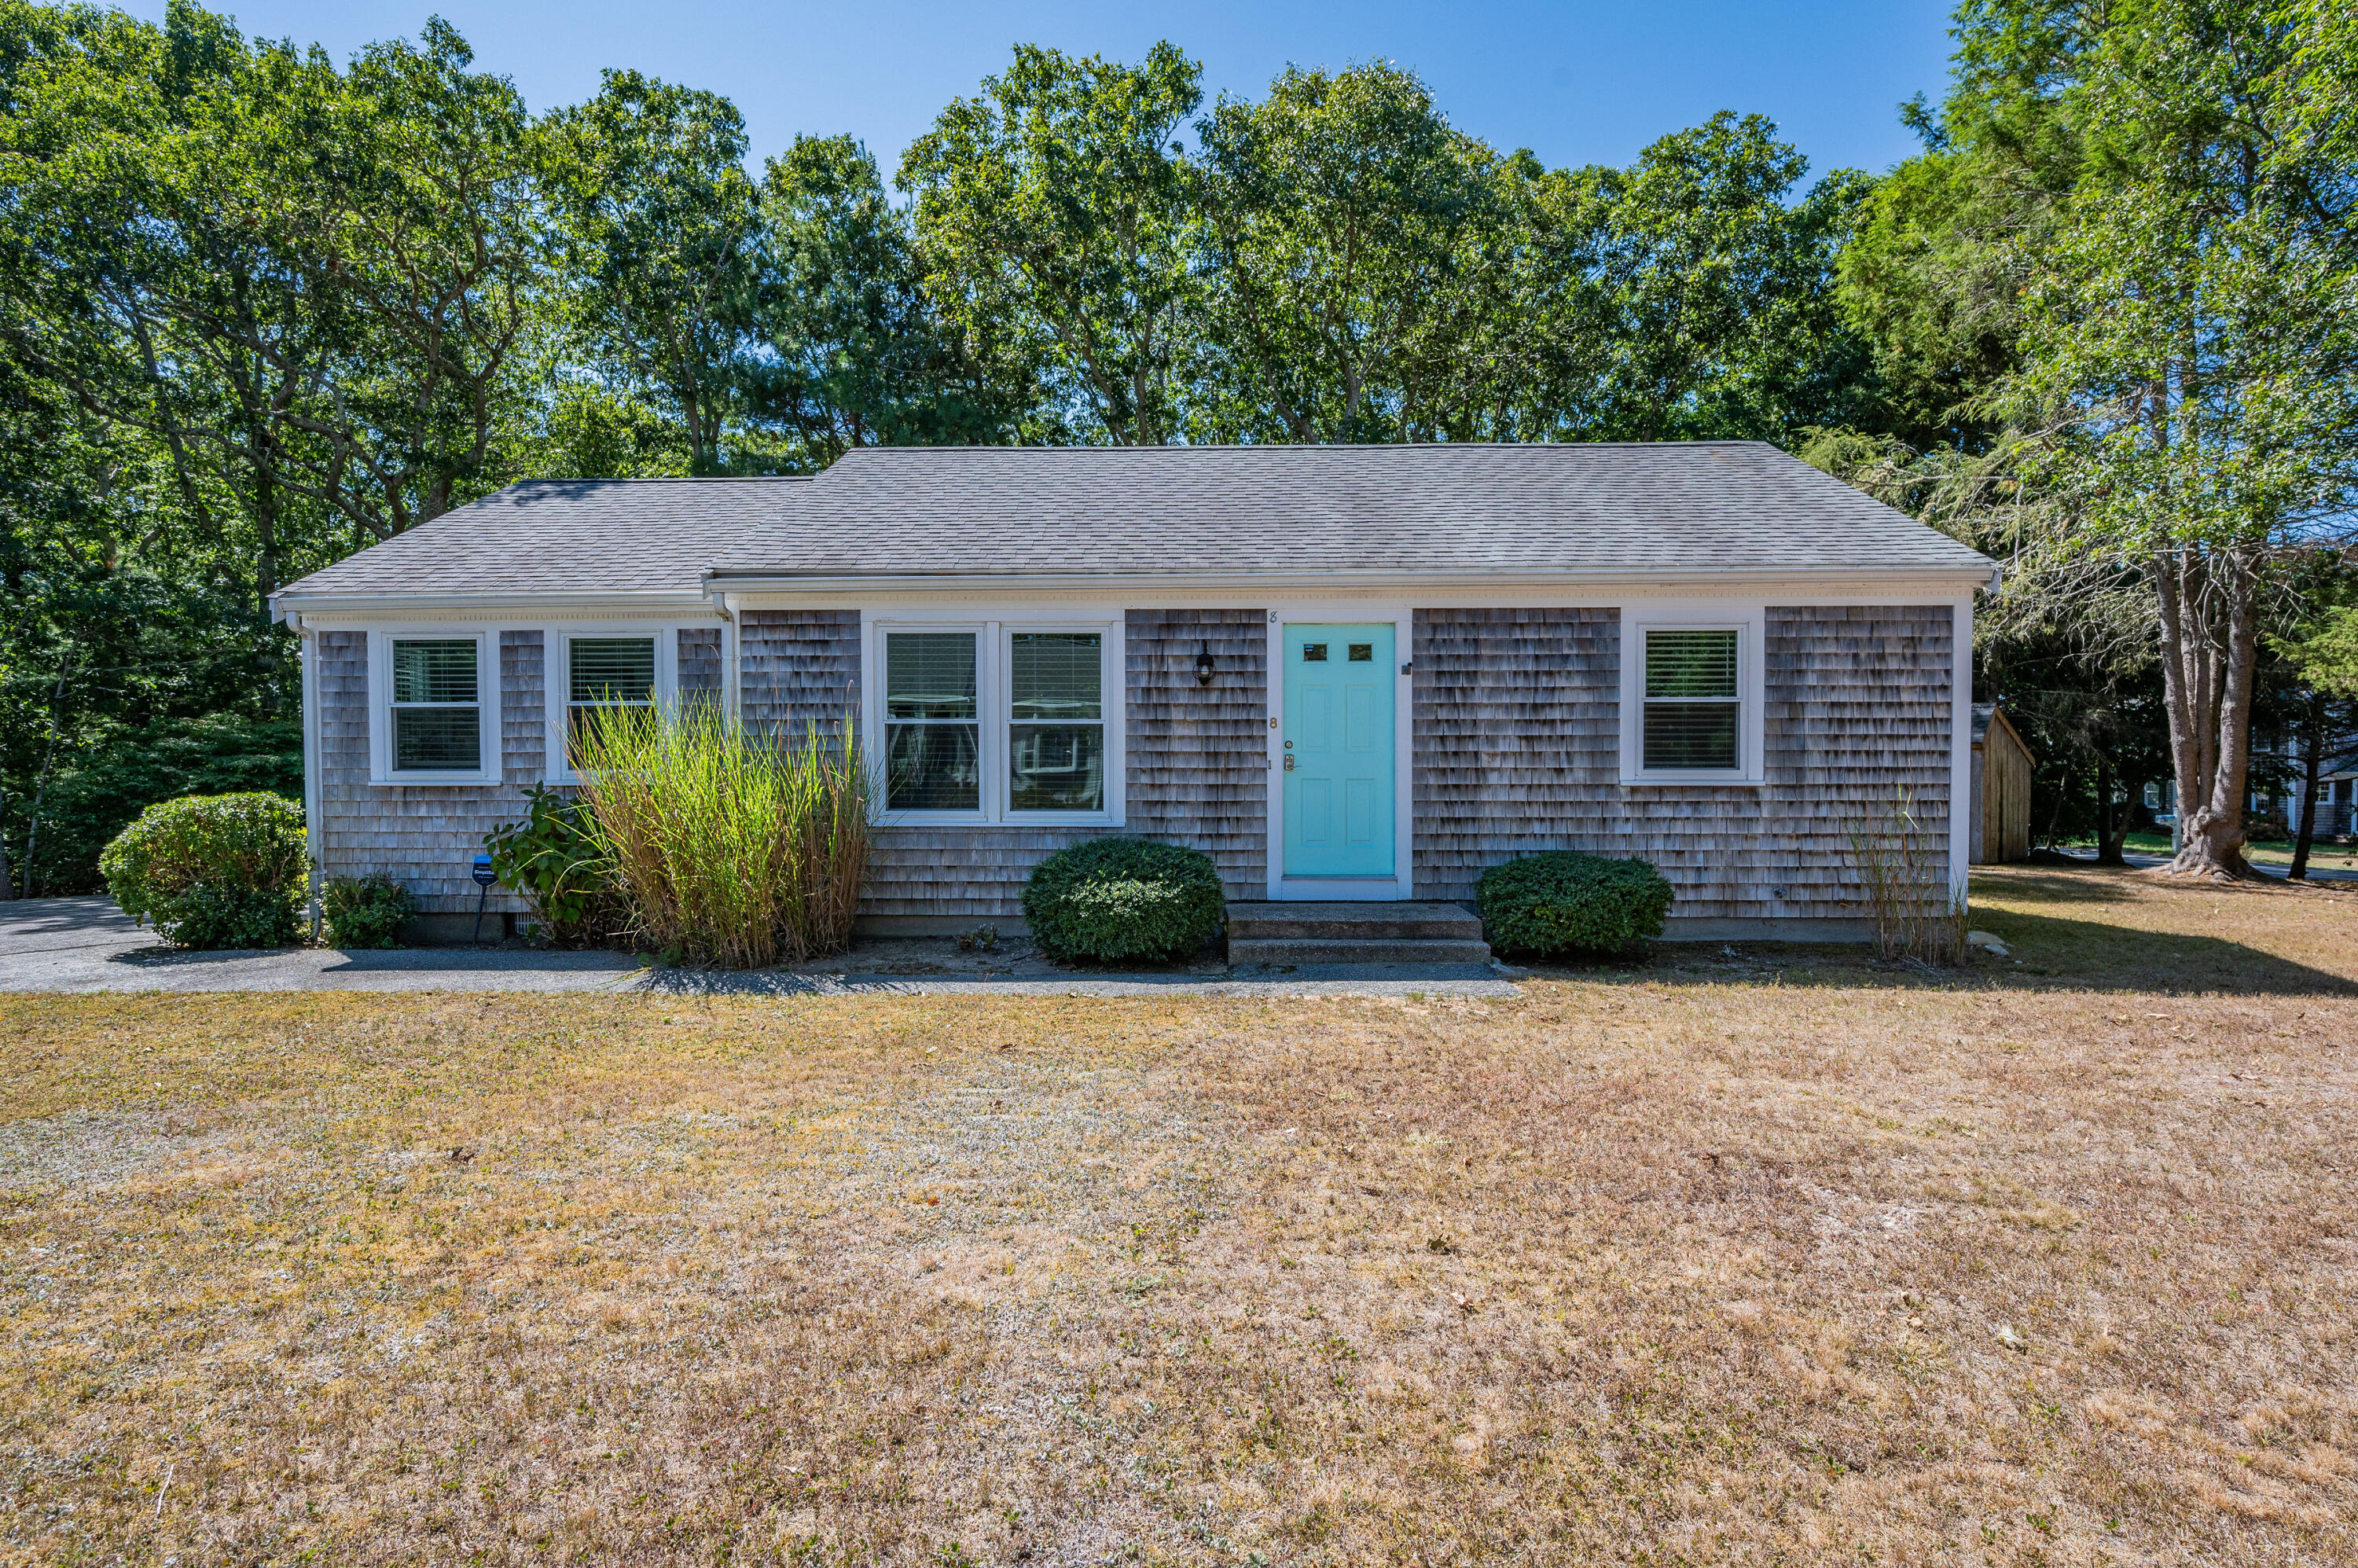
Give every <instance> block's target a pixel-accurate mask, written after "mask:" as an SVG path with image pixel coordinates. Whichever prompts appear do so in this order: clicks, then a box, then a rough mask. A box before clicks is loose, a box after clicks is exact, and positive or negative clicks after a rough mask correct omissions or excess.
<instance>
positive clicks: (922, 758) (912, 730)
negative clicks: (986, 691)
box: [884, 632, 982, 811]
mask: <svg viewBox="0 0 2358 1568" xmlns="http://www.w3.org/2000/svg"><path fill="white" fill-rule="evenodd" d="M977 643H978V637H977V634H976V633H972V632H888V633H885V634H884V720H885V722H884V803H885V805H887V806H890V807H892V809H893V810H895V811H974V810H977V809H979V807H980V806H981V804H982V762H981V742H982V730H981V725H980V722H979V716H980V700H981V699H980V693H979V689H978V686H977V678H976V677H977V673H978V665H979V661H978V660H977V659H976V656H975V654H976V646H977Z"/></svg>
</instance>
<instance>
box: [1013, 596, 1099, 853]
mask: <svg viewBox="0 0 2358 1568" xmlns="http://www.w3.org/2000/svg"><path fill="white" fill-rule="evenodd" d="M1007 644H1008V652H1007V696H1008V718H1009V725H1008V730H1007V808H1008V810H1010V811H1011V812H1021V811H1103V810H1104V809H1105V685H1104V682H1105V636H1104V634H1103V633H1098V632H1011V633H1008V636H1007Z"/></svg>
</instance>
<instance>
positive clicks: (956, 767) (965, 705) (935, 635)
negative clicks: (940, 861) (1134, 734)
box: [865, 619, 1122, 824]
mask: <svg viewBox="0 0 2358 1568" xmlns="http://www.w3.org/2000/svg"><path fill="white" fill-rule="evenodd" d="M1121 654H1122V649H1121V629H1120V624H1119V623H1118V622H1047V621H1042V622H1023V621H1011V620H1010V621H1002V620H986V621H972V622H948V621H939V622H919V621H905V622H903V621H892V620H887V619H875V620H872V621H871V623H870V627H869V635H868V639H867V667H868V669H869V670H870V671H871V672H873V675H872V676H871V678H870V679H869V680H868V681H867V682H866V683H865V687H866V690H867V692H868V713H867V716H866V723H867V726H868V734H869V736H870V742H869V743H870V745H871V747H872V748H873V749H874V755H875V756H876V758H877V762H878V766H877V795H878V802H877V804H878V807H879V810H880V811H881V812H882V814H883V815H885V816H889V817H891V818H892V819H894V820H903V819H909V818H915V819H917V820H939V821H959V822H1004V823H1011V824H1012V823H1119V822H1120V821H1121V819H1122V799H1121V780H1122V736H1121V723H1120V717H1121V708H1120V704H1121V701H1122V682H1121V667H1122V665H1121Z"/></svg>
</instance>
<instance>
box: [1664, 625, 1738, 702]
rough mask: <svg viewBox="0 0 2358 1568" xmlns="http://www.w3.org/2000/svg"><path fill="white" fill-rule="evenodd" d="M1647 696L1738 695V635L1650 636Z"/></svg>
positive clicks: (1695, 633) (1690, 633) (1728, 632)
mask: <svg viewBox="0 0 2358 1568" xmlns="http://www.w3.org/2000/svg"><path fill="white" fill-rule="evenodd" d="M1646 695H1647V696H1648V697H1734V696H1736V633H1734V632H1732V631H1718V632H1705V631H1693V632H1684V631H1681V632H1649V633H1646Z"/></svg>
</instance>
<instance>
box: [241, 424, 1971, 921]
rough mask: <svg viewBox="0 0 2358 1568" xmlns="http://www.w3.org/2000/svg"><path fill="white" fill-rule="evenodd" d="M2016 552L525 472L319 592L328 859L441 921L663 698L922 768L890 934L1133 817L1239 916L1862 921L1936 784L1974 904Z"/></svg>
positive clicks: (1245, 506)
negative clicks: (1978, 664) (1499, 905)
mask: <svg viewBox="0 0 2358 1568" xmlns="http://www.w3.org/2000/svg"><path fill="white" fill-rule="evenodd" d="M1995 569H1996V568H1995V567H1994V566H1993V564H1992V563H1991V562H1990V561H1989V560H1988V559H1987V558H1986V557H1983V556H1981V555H1978V554H1976V553H1975V552H1974V551H1973V550H1971V549H1968V548H1966V547H1965V546H1963V545H1960V544H1958V543H1956V542H1955V541H1953V540H1951V539H1949V538H1947V537H1945V536H1943V535H1941V534H1938V533H1936V532H1934V531H1933V530H1931V529H1930V528H1927V527H1925V526H1923V525H1922V524H1918V523H1916V522H1914V521H1912V520H1910V519H1909V518H1908V517H1906V516H1904V515H1902V514H1899V513H1898V512H1894V511H1892V510H1890V509H1889V508H1887V507H1885V506H1883V505H1880V504H1879V503H1876V502H1874V501H1871V500H1869V499H1868V498H1867V497H1866V496H1865V495H1863V494H1861V493H1860V492H1857V491H1855V490H1853V489H1851V488H1850V487H1848V486H1847V485H1844V484H1842V483H1840V482H1838V481H1835V480H1833V479H1831V478H1829V477H1827V476H1826V475H1824V474H1823V473H1821V472H1819V471H1818V470H1815V469H1812V468H1811V467H1809V466H1808V465H1806V464H1804V463H1801V462H1800V461H1799V460H1795V459H1794V458H1791V457H1790V456H1788V455H1786V454H1785V453H1783V452H1780V451H1778V450H1777V449H1773V448H1770V447H1767V446H1762V445H1758V444H1754V443H1749V442H1708V443H1694V444H1686V445H1648V446H1607V445H1594V446H1574V445H1532V446H1474V445H1447V446H1382V447H1274V446H1272V447H1223V448H1213V447H1157V448H1143V449H1140V448H1129V449H1121V448H1115V449H1107V448H990V449H975V448H966V449H943V448H900V449H864V450H860V451H855V452H853V453H851V454H849V456H847V457H845V458H844V459H843V460H840V461H839V462H838V463H837V464H836V465H835V466H834V467H833V468H831V469H829V470H827V471H826V472H825V473H823V474H821V475H819V476H817V478H815V479H762V480H725V479H713V480H637V481H535V482H529V483H523V484H517V485H513V486H511V487H509V488H508V489H506V490H503V491H502V492H499V493H498V494H496V495H492V496H489V497H486V498H485V499H483V500H481V501H479V502H476V503H472V504H471V505H469V506H465V507H461V508H460V509H459V510H457V511H455V512H451V513H449V514H446V515H444V516H441V517H438V518H437V519H435V520H434V521H433V522H431V523H428V524H424V525H423V526H421V527H418V528H415V529H412V530H411V531H410V532H408V533H406V534H404V535H400V536H399V537H397V538H395V539H392V540H390V541H387V542H386V543H384V544H381V545H378V546H374V547H373V548H371V549H368V550H364V551H362V553H360V554H359V555H356V556H353V557H351V558H349V559H347V560H344V561H341V562H339V563H338V564H336V565H335V566H332V567H330V568H327V569H326V570H324V571H320V572H317V573H314V574H313V575H312V576H310V577H308V578H306V579H303V580H301V581H300V582H297V583H295V584H293V585H291V586H289V587H288V588H287V589H284V590H283V591H281V592H280V593H279V594H278V595H277V596H276V599H275V600H274V605H275V608H276V612H277V613H278V614H279V615H281V616H283V617H284V618H285V619H286V620H287V622H289V623H290V624H292V625H293V626H295V627H296V628H297V630H298V631H299V632H300V633H301V634H302V643H303V648H304V653H305V657H304V665H303V668H304V692H305V720H306V723H305V736H306V755H307V779H308V808H309V809H308V815H309V821H310V823H311V832H312V835H313V841H314V844H315V846H316V853H317V857H318V860H319V863H320V865H321V867H322V868H323V870H324V871H325V872H326V873H327V874H330V875H338V874H356V873H361V872H365V871H386V872H389V873H390V874H392V875H394V876H395V877H397V878H399V879H400V880H402V881H405V882H406V883H408V884H409V886H410V887H411V888H412V889H413V890H414V891H415V892H416V894H417V896H418V900H419V904H420V907H421V908H422V909H424V910H427V911H429V912H439V913H445V914H461V913H467V912H471V910H472V909H473V908H474V899H475V889H474V886H473V885H472V883H471V881H469V876H468V865H469V860H470V859H471V856H472V855H473V854H474V853H475V852H476V851H477V849H478V848H479V847H480V845H481V839H482V836H483V835H484V833H485V832H487V831H488V830H489V829H491V828H492V827H495V826H497V825H499V824H501V823H503V822H507V821H510V820H513V819H514V818H516V817H517V816H520V815H521V794H520V791H521V790H522V788H523V787H524V786H526V785H530V784H537V783H540V782H541V781H543V780H547V781H550V782H553V783H557V784H568V783H571V782H574V780H573V775H572V774H571V773H568V769H567V766H566V758H565V749H564V747H563V745H562V744H561V743H560V741H559V738H561V737H562V736H564V735H565V734H566V733H567V728H568V722H569V721H570V720H569V715H570V714H571V713H572V712H573V711H574V710H575V709H576V708H577V707H578V706H579V705H580V704H582V703H584V702H586V701H588V700H589V699H590V698H591V697H595V696H596V695H597V694H598V693H599V692H601V691H603V692H607V693H612V692H615V691H618V690H619V691H622V692H623V693H625V694H627V695H629V696H631V697H634V698H636V699H638V700H644V701H649V702H655V703H663V702H669V701H675V700H678V699H681V698H684V697H688V696H689V695H690V694H694V693H705V694H709V695H711V696H712V697H717V698H718V699H719V701H721V702H723V703H724V704H726V706H727V707H728V708H729V709H730V710H731V711H733V712H735V713H737V714H740V715H741V716H742V718H743V719H744V721H745V722H746V723H747V724H748V725H752V726H759V727H762V728H763V729H766V730H773V731H776V732H779V733H782V734H784V735H788V736H798V735H800V734H802V733H803V732H804V730H805V729H806V726H808V725H811V724H814V723H816V724H820V725H833V724H835V723H836V722H837V721H838V720H839V719H843V718H844V717H846V716H847V715H849V716H850V717H851V718H852V719H854V721H855V722H856V723H857V725H858V727H859V730H860V735H861V736H862V738H863V743H864V744H865V745H866V746H867V748H868V750H869V752H870V754H871V756H875V757H879V758H883V759H887V760H889V767H888V768H887V770H886V772H887V774H888V776H887V778H886V780H885V787H884V788H882V790H881V791H880V794H881V795H883V796H884V797H885V798H884V800H883V802H882V808H881V813H880V817H879V822H880V830H879V833H878V835H877V838H876V848H875V852H874V856H873V860H872V869H871V874H870V880H869V885H868V891H867V894H866V898H865V902H864V903H863V905H862V921H863V924H864V925H865V927H866V928H868V929H871V930H891V929H899V930H946V929H955V928H958V927H962V926H968V925H975V924H977V923H979V922H982V921H986V920H989V921H997V922H1001V923H1005V922H1008V921H1010V920H1011V918H1012V917H1014V916H1015V915H1016V914H1017V909H1018V906H1017V902H1016V901H1017V898H1018V895H1019V893H1020V892H1021V890H1022V884H1023V880H1024V877H1025V875H1026V873H1027V872H1028V871H1030V870H1031V868H1032V866H1033V864H1034V863H1035V862H1036V861H1038V860H1040V859H1041V857H1043V856H1044V855H1046V854H1047V853H1048V852H1049V851H1051V850H1053V849H1055V848H1057V847H1058V846H1060V845H1063V844H1067V843H1071V842H1073V841H1074V840H1076V839H1078V838H1087V837H1088V836H1091V835H1095V834H1105V833H1111V832H1121V833H1129V834H1135V835H1141V836H1144V837H1148V838H1161V839H1168V840H1172V841H1175V842H1180V843H1185V844H1192V845H1195V846H1197V847H1198V848H1201V849H1205V850H1206V851H1207V852H1208V853H1209V854H1210V855H1211V856H1212V858H1213V860H1215V861H1216V862H1217V864H1218V866H1219V868H1220V872H1221V875H1222V877H1223V879H1224V880H1225V881H1226V882H1227V885H1228V896H1229V897H1230V898H1231V899H1235V900H1261V899H1271V900H1289V899H1319V900H1336V899H1348V900H1399V899H1422V900H1454V901H1466V900H1468V899H1470V898H1471V897H1472V895H1473V892H1474V884H1475V880H1476V878H1477V877H1479V876H1480V875H1481V873H1482V872H1483V871H1484V870H1486V869H1487V868H1488V867H1490V866H1492V865H1495V864H1497V863H1498V862H1499V861H1501V860H1506V859H1508V858H1509V857H1511V856H1515V855H1520V854H1524V853H1528V852H1530V851H1532V850H1538V849H1585V850H1589V851H1593V852H1595V853H1598V854H1605V855H1617V856H1629V855H1635V856H1643V857H1645V858H1646V859H1648V860H1652V861H1653V862H1654V863H1655V864H1656V865H1658V866H1660V868H1661V871H1662V872H1663V874H1664V875H1665V876H1667V877H1668V878H1669V879H1670V880H1671V883H1672V884H1673V886H1674V887H1675V888H1676V890H1677V903H1676V905H1675V908H1674V910H1673V918H1674V922H1675V924H1674V927H1673V933H1672V934H1673V935H1701V936H1720V935H1769V934H1782V935H1853V934H1855V932H1856V931H1857V930H1858V928H1859V927H1858V924H1857V918H1858V915H1859V910H1858V907H1857V905H1856V903H1855V898H1856V884H1855V876H1854V872H1853V870H1852V860H1853V855H1852V850H1851V843H1850V833H1851V831H1852V829H1853V827H1855V825H1857V824H1859V823H1861V822H1863V821H1865V820H1866V819H1869V818H1872V817H1874V816H1877V814H1878V813H1880V812H1881V811H1883V810H1884V809H1886V808H1887V806H1888V805H1889V803H1890V802H1891V800H1892V799H1893V798H1894V797H1895V796H1896V795H1898V794H1899V793H1900V792H1903V791H1904V792H1906V793H1907V794H1908V795H1909V797H1910V798H1911V799H1912V802H1913V805H1914V807H1915V809H1916V811H1917V813H1918V815H1919V817H1920V819H1921V820H1922V821H1923V822H1924V823H1925V824H1926V825H1927V826H1928V827H1930V828H1931V830H1932V831H1933V832H1934V833H1935V834H1936V835H1937V836H1938V838H1940V839H1941V840H1942V842H1943V843H1944V844H1945V846H1946V852H1947V863H1948V865H1949V868H1950V871H1951V874H1952V877H1953V878H1954V879H1956V880H1957V881H1960V882H1962V880H1963V875H1964V868H1965V864H1966V857H1967V851H1968V847H1969V846H1968V843H1967V838H1968V835H1967V834H1966V833H1965V832H1963V831H1952V826H1954V827H1960V828H1961V827H1963V825H1962V824H1953V825H1952V816H1951V812H1950V804H1951V802H1952V801H1958V800H1963V799H1964V798H1966V796H1967V795H1968V791H1969V787H1970V784H1969V777H1970V756H1971V744H1972V722H1971V719H1972V715H1971V693H1970V691H1969V689H1968V687H1969V684H1970V681H1969V671H1970V667H1971V666H1970V660H1969V654H1968V651H1969V649H1970V648H1971V646H1972V619H1973V601H1974V592H1975V591H1976V590H1977V589H1981V588H1984V587H1985V586H1987V585H1988V584H1989V583H1990V582H1991V581H1992V580H1993V574H1994V572H1995ZM499 897H500V903H498V904H495V906H494V907H504V908H506V909H508V910H511V911H513V910H516V909H520V908H521V907H522V906H521V905H520V904H519V903H515V902H514V901H513V900H511V899H509V898H507V896H506V895H505V894H501V895H499Z"/></svg>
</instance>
